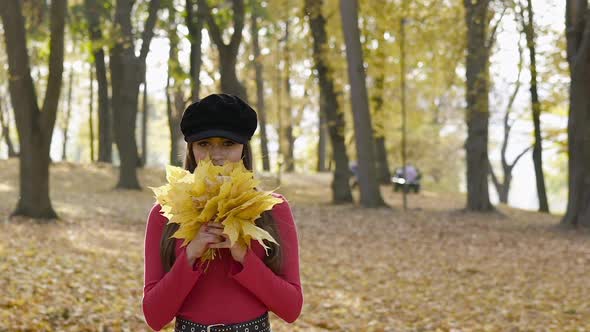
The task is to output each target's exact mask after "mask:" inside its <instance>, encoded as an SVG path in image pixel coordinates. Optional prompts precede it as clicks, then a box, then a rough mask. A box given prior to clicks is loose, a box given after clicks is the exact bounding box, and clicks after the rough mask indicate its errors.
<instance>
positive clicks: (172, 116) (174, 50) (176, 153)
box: [166, 7, 200, 166]
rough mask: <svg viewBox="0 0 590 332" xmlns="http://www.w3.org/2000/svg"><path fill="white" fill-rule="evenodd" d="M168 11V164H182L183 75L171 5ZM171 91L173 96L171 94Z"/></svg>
mask: <svg viewBox="0 0 590 332" xmlns="http://www.w3.org/2000/svg"><path fill="white" fill-rule="evenodd" d="M187 10H188V9H187ZM168 12H169V22H170V23H169V24H168V26H169V27H170V29H169V30H168V39H169V40H170V51H169V54H168V80H167V83H166V111H167V114H168V129H169V131H170V164H172V165H176V166H182V157H181V151H182V150H181V149H180V147H181V144H182V143H184V139H183V135H182V132H181V131H180V121H181V119H182V113H183V112H184V108H185V104H186V102H185V99H184V92H183V82H182V76H184V72H183V71H182V67H181V66H180V61H179V59H178V43H179V42H180V40H179V37H178V33H177V25H176V22H175V20H176V19H175V17H176V14H175V11H174V8H173V7H170V8H169V10H168ZM199 48H200V45H199ZM199 61H200V59H199ZM199 67H200V65H199ZM199 71H200V69H199ZM191 76H192V74H191ZM170 81H173V82H174V83H173V84H170ZM197 86H198V84H197ZM171 93H172V94H173V96H171ZM195 93H196V94H197V95H198V90H192V94H191V96H192V97H194V96H195Z"/></svg>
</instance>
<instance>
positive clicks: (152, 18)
mask: <svg viewBox="0 0 590 332" xmlns="http://www.w3.org/2000/svg"><path fill="white" fill-rule="evenodd" d="M159 8H160V0H150V5H149V8H148V18H147V21H146V22H145V27H144V29H143V33H142V38H141V41H142V43H141V51H140V52H139V61H141V62H142V63H144V62H145V58H146V57H147V54H148V52H149V50H150V42H151V41H152V38H153V36H154V27H155V26H156V22H157V20H158V9H159Z"/></svg>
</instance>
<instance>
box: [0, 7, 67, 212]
mask: <svg viewBox="0 0 590 332" xmlns="http://www.w3.org/2000/svg"><path fill="white" fill-rule="evenodd" d="M50 13H51V20H50V42H49V78H48V82H47V89H46V90H45V98H44V101H43V106H42V107H41V109H40V108H39V105H37V96H36V92H35V86H34V84H33V79H32V77H31V71H30V65H29V55H28V53H27V48H26V45H27V40H26V32H25V20H24V17H23V14H22V8H21V1H18V0H5V1H0V16H1V17H2V23H3V27H4V38H5V42H6V53H7V55H8V69H9V74H10V77H12V79H11V80H9V89H10V96H11V101H12V106H13V109H14V110H15V112H14V113H15V119H16V125H17V130H18V133H19V143H20V149H21V151H20V164H19V165H20V166H19V167H20V195H19V200H18V204H17V207H16V209H15V211H14V212H12V215H23V216H28V217H32V218H40V219H52V218H57V214H56V213H55V211H54V210H53V207H52V205H51V200H50V198H49V146H50V144H51V137H52V134H53V128H54V126H55V118H56V115H57V107H58V102H59V95H60V91H61V84H62V74H63V60H64V30H65V17H66V13H67V1H66V0H53V1H52V2H51V12H50Z"/></svg>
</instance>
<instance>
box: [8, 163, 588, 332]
mask: <svg viewBox="0 0 590 332" xmlns="http://www.w3.org/2000/svg"><path fill="white" fill-rule="evenodd" d="M117 175H118V172H117V171H116V169H113V168H112V167H111V166H109V165H103V164H98V165H79V164H71V163H56V164H54V165H52V168H51V197H52V201H53V206H54V208H55V209H56V211H57V212H58V214H59V215H60V217H61V219H60V220H58V221H57V222H55V223H45V224H39V223H36V222H33V221H31V220H28V219H25V218H12V219H9V218H8V215H9V213H10V212H11V211H12V210H13V209H14V207H15V206H16V202H17V196H18V182H17V180H18V163H17V161H16V160H8V161H0V216H1V217H2V222H1V223H0V290H2V296H1V297H0V331H150V329H149V327H148V326H147V325H146V324H145V323H144V321H143V314H142V311H141V297H142V286H143V284H142V282H143V236H144V230H145V220H146V217H147V214H148V213H149V209H150V207H151V206H152V204H153V198H152V193H151V191H150V190H149V189H148V188H147V187H148V186H157V185H160V184H161V183H162V181H163V179H164V171H163V170H156V169H145V170H141V171H140V182H141V183H142V185H143V186H144V190H143V191H125V190H112V188H113V187H114V186H115V184H116V182H117ZM282 180H283V183H281V187H280V189H279V190H278V192H280V193H282V194H284V195H285V196H286V197H287V199H288V200H289V202H290V205H291V206H292V208H293V211H294V214H295V218H296V223H297V227H298V231H299V238H300V250H301V251H300V255H301V278H302V283H303V289H304V295H305V303H304V307H303V312H302V314H301V316H300V317H299V319H298V320H297V321H296V322H295V323H294V324H286V323H284V322H282V321H281V320H280V318H278V317H276V316H274V315H272V316H271V321H272V325H273V331H276V332H281V331H449V332H450V331H454V332H458V331H590V300H589V299H590V282H589V281H590V277H589V276H590V232H588V231H587V230H564V229H560V228H558V227H556V225H557V224H558V222H559V217H557V216H552V215H545V214H539V213H535V212H527V211H522V210H517V209H511V208H507V207H504V206H502V207H500V209H499V212H497V213H493V214H485V215H482V214H475V213H466V212H461V210H460V209H461V208H462V207H463V204H464V197H462V196H461V195H459V194H439V193H432V192H424V193H422V194H420V195H410V196H409V207H410V209H409V210H408V211H407V212H403V211H402V210H401V208H400V206H401V195H400V194H397V193H396V194H394V193H392V192H391V191H390V190H391V189H390V188H388V187H383V188H382V189H383V190H382V192H383V195H384V198H385V200H386V202H387V203H388V204H389V205H390V206H392V207H393V208H392V209H389V208H379V209H361V208H359V207H357V206H355V205H353V204H347V205H339V206H333V205H330V204H329V198H330V192H329V187H330V185H329V182H330V178H329V175H301V174H296V175H286V176H283V177H282ZM270 182H271V181H270V180H269V185H268V186H269V188H270V187H272V188H274V186H275V185H276V183H274V182H272V183H270ZM355 195H356V193H355ZM165 331H173V328H172V325H169V326H168V327H167V328H166V329H165Z"/></svg>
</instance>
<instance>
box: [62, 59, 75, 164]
mask: <svg viewBox="0 0 590 332" xmlns="http://www.w3.org/2000/svg"><path fill="white" fill-rule="evenodd" d="M73 81H74V68H70V75H69V77H68V96H67V106H66V107H67V108H66V114H65V119H64V123H63V134H64V139H63V142H62V143H63V144H62V148H61V160H62V161H66V160H67V146H68V131H69V128H70V117H71V114H72V84H73Z"/></svg>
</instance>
